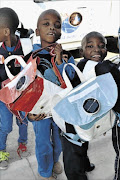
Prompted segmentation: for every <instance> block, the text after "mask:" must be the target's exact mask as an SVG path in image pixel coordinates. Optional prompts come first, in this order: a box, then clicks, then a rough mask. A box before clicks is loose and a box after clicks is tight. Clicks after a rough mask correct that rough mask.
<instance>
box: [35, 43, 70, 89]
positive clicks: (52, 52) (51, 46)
mask: <svg viewBox="0 0 120 180" xmlns="http://www.w3.org/2000/svg"><path fill="white" fill-rule="evenodd" d="M56 44H57V43H53V44H51V45H49V46H46V47H44V48H41V49H38V50H36V51H34V52H33V58H35V57H36V56H37V54H38V53H39V52H40V51H42V50H43V49H48V48H49V49H50V54H51V56H53V57H52V58H51V63H52V65H53V67H54V69H55V75H56V76H57V77H58V79H59V81H60V83H61V87H62V88H66V87H67V86H66V84H65V81H64V80H63V78H62V76H61V74H60V71H59V70H58V68H57V66H56V63H55V61H54V57H55V54H54V47H55V46H56Z"/></svg>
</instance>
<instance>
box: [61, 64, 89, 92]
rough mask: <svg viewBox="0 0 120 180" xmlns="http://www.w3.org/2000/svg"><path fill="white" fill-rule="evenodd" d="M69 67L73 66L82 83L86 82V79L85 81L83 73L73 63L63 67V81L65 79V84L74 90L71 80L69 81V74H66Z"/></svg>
mask: <svg viewBox="0 0 120 180" xmlns="http://www.w3.org/2000/svg"><path fill="white" fill-rule="evenodd" d="M68 65H70V66H72V67H73V68H74V70H75V71H76V73H77V75H78V77H79V79H80V81H81V82H82V83H83V82H85V81H86V79H85V77H84V75H83V73H82V72H81V71H80V70H79V69H78V67H77V66H75V65H74V64H72V63H67V64H65V65H64V67H63V73H62V74H63V79H64V81H65V83H66V84H67V87H68V88H70V89H73V86H72V84H71V82H70V80H69V78H68V76H67V74H66V72H65V68H66V66H68Z"/></svg>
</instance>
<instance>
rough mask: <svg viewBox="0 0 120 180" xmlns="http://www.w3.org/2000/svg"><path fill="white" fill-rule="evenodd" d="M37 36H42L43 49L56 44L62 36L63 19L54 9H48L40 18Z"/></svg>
mask: <svg viewBox="0 0 120 180" xmlns="http://www.w3.org/2000/svg"><path fill="white" fill-rule="evenodd" d="M36 35H37V36H40V40H41V45H42V47H45V46H48V45H50V44H52V43H55V42H56V41H57V40H58V39H60V36H61V17H60V14H59V13H58V12H57V11H56V10H54V9H48V10H46V11H44V12H42V14H41V15H40V16H39V18H38V21H37V29H36Z"/></svg>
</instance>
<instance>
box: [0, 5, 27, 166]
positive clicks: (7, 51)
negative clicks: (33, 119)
mask: <svg viewBox="0 0 120 180" xmlns="http://www.w3.org/2000/svg"><path fill="white" fill-rule="evenodd" d="M18 25H19V18H18V16H17V14H16V12H15V11H14V10H12V9H11V8H7V7H4V8H0V42H1V46H0V88H2V85H3V82H4V81H5V80H7V79H8V77H7V74H6V71H5V66H4V60H5V58H7V57H8V56H10V55H20V56H23V55H24V53H23V49H22V45H21V41H20V38H19V37H18V36H17V35H15V32H16V30H17V27H18ZM8 68H9V70H10V72H11V73H12V74H13V75H17V74H18V73H19V72H20V70H21V65H20V64H19V63H18V61H17V60H16V59H14V60H12V61H11V62H9V64H8ZM16 121H17V125H18V127H19V138H18V150H19V151H20V153H21V155H22V154H23V153H24V154H25V156H27V155H28V151H27V146H26V144H27V126H28V121H27V119H24V122H23V123H22V124H21V123H20V122H19V120H18V119H16ZM12 124H13V114H12V113H11V112H10V111H9V110H8V109H7V107H6V105H5V104H4V103H3V102H2V101H0V169H6V168H7V167H8V159H9V153H8V152H6V141H7V136H8V134H9V133H10V132H11V131H12Z"/></svg>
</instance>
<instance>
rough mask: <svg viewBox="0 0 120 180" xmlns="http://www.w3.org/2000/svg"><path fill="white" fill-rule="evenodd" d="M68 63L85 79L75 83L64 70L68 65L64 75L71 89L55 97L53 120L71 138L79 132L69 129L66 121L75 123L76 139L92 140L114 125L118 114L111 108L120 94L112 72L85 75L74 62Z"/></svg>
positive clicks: (74, 137)
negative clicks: (88, 77) (71, 131)
mask: <svg viewBox="0 0 120 180" xmlns="http://www.w3.org/2000/svg"><path fill="white" fill-rule="evenodd" d="M68 65H71V66H72V67H73V68H74V69H75V71H76V72H77V75H78V77H79V78H80V81H81V82H82V83H81V84H79V85H78V86H76V87H75V88H73V87H72V85H71V82H70V80H69V79H68V77H67V75H66V73H65V67H66V66H67V65H65V67H64V69H63V78H64V81H65V83H66V84H67V87H69V89H70V91H69V93H67V94H66V95H63V94H64V93H62V92H60V93H57V94H56V95H55V96H54V97H53V106H52V110H51V112H52V116H53V120H54V121H55V123H56V124H57V125H58V127H59V128H60V129H61V130H62V131H63V132H64V135H65V136H66V137H67V138H68V137H69V139H70V141H74V140H75V139H76V135H74V134H72V133H70V132H69V133H68V132H67V128H66V123H68V124H71V125H72V126H73V127H74V129H75V131H76V133H77V140H78V139H81V140H82V141H83V142H85V141H90V140H92V139H94V138H98V137H99V136H100V135H102V134H103V133H105V132H106V131H108V130H110V129H111V128H112V127H113V126H114V122H115V118H116V115H115V113H114V111H113V110H112V108H113V107H114V105H115V103H116V101H117V97H118V92H117V85H116V82H115V81H114V79H113V77H112V75H111V73H106V74H103V75H99V76H94V75H93V77H92V76H91V78H90V79H85V74H83V73H82V72H81V71H80V70H79V69H78V68H77V67H76V66H75V65H73V64H70V63H69V64H68ZM63 91H64V90H63Z"/></svg>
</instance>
